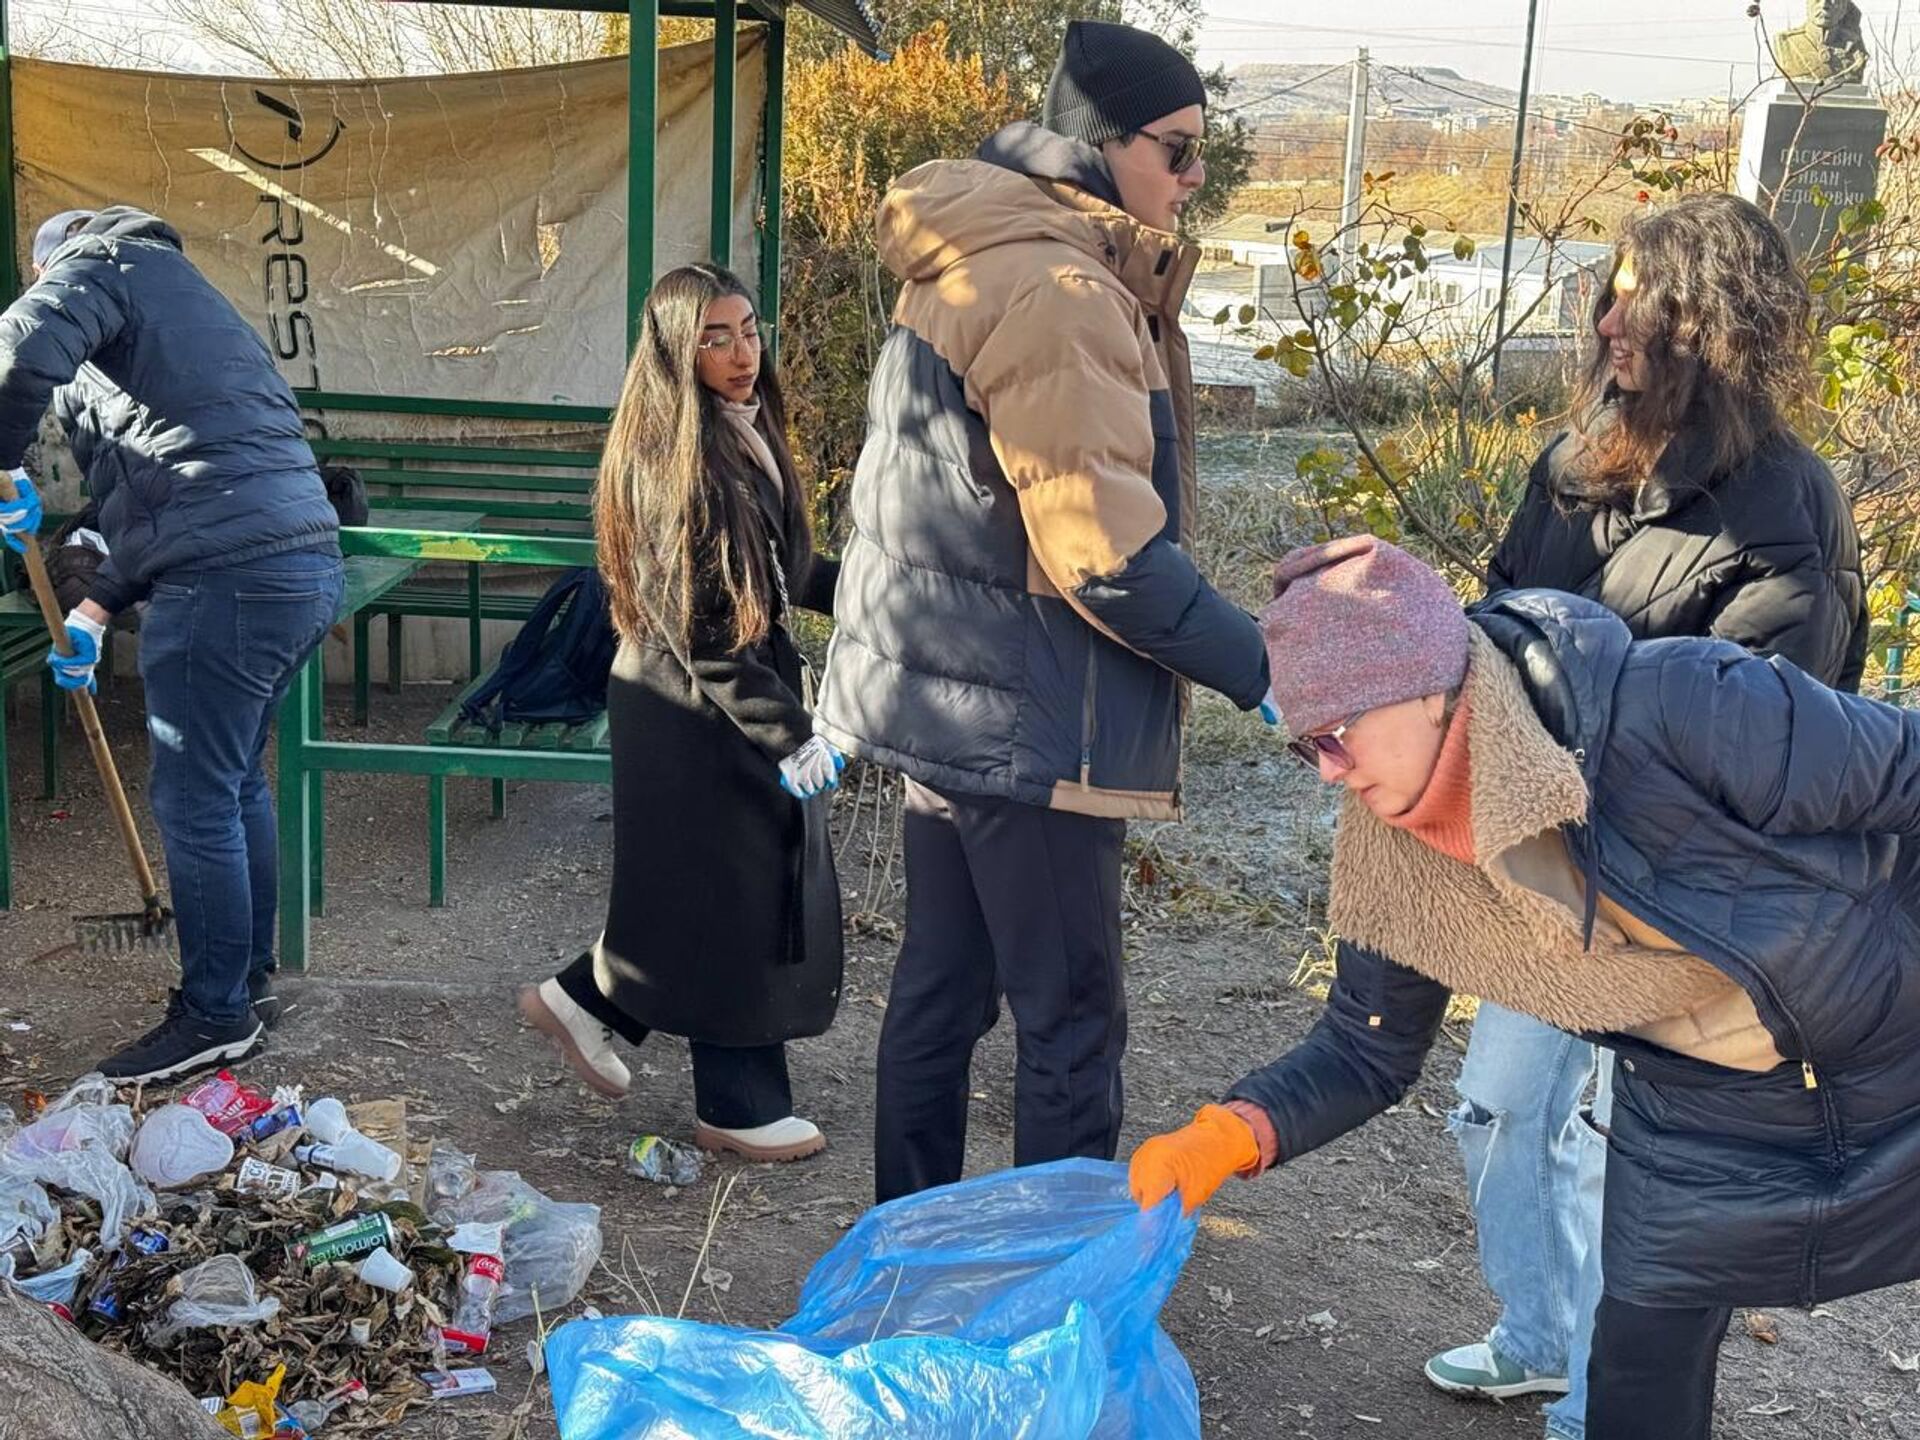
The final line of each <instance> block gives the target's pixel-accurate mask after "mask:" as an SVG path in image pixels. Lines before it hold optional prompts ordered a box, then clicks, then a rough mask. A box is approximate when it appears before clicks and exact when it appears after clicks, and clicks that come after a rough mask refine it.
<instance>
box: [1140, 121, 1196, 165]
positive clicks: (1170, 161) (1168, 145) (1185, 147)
mask: <svg viewBox="0 0 1920 1440" xmlns="http://www.w3.org/2000/svg"><path fill="white" fill-rule="evenodd" d="M1133 133H1134V134H1136V135H1138V136H1140V137H1141V138H1142V139H1143V140H1151V141H1153V143H1154V144H1156V145H1158V146H1160V147H1161V148H1162V149H1164V150H1165V151H1166V152H1167V169H1169V170H1171V171H1172V172H1173V173H1174V174H1175V175H1184V174H1186V173H1187V171H1189V170H1191V169H1192V168H1193V167H1194V166H1195V165H1198V164H1199V163H1200V161H1201V160H1202V159H1204V158H1205V157H1206V153H1207V137H1206V136H1204V135H1182V136H1180V137H1179V138H1178V139H1175V138H1172V137H1170V136H1166V135H1156V134H1154V133H1153V132H1152V131H1151V130H1136V131H1134V132H1133Z"/></svg>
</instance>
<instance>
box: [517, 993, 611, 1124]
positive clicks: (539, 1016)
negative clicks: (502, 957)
mask: <svg viewBox="0 0 1920 1440" xmlns="http://www.w3.org/2000/svg"><path fill="white" fill-rule="evenodd" d="M520 1014H521V1015H522V1016H523V1017H525V1019H526V1022H527V1023H528V1024H529V1025H531V1026H533V1028H534V1029H536V1030H538V1031H539V1032H540V1033H541V1034H542V1035H545V1036H546V1037H547V1038H548V1039H550V1040H552V1041H553V1042H554V1044H556V1045H558V1046H559V1047H560V1053H561V1055H562V1056H563V1057H564V1058H565V1059H566V1062H567V1064H568V1066H569V1067H570V1068H571V1069H572V1070H573V1073H574V1074H576V1075H578V1076H579V1077H580V1079H581V1081H582V1082H583V1083H584V1084H585V1085H586V1087H587V1088H588V1089H589V1090H591V1091H593V1092H594V1093H595V1094H597V1095H605V1096H606V1097H607V1098H608V1099H609V1100H618V1099H620V1098H622V1097H623V1096H624V1095H625V1094H626V1093H627V1087H628V1085H630V1084H631V1083H632V1081H633V1075H632V1073H631V1072H630V1071H629V1070H628V1069H627V1066H626V1062H625V1061H623V1060H622V1059H621V1058H620V1057H619V1056H618V1055H616V1054H614V1053H613V1032H612V1031H611V1030H609V1029H608V1028H607V1027H606V1026H604V1025H602V1024H601V1023H600V1022H599V1021H598V1020H596V1019H594V1018H593V1017H592V1016H591V1015H589V1014H587V1012H586V1011H585V1010H582V1009H581V1008H580V1007H579V1006H578V1005H576V1004H574V1003H573V999H572V997H570V996H569V995H568V994H567V992H566V991H565V990H562V989H561V988H560V982H559V981H558V980H542V981H541V982H540V983H539V984H538V985H529V986H527V987H526V988H525V989H523V990H522V991H521V992H520Z"/></svg>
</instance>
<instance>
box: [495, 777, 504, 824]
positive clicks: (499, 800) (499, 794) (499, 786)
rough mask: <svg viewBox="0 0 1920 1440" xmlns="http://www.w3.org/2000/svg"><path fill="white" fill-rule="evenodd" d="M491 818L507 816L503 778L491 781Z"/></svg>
mask: <svg viewBox="0 0 1920 1440" xmlns="http://www.w3.org/2000/svg"><path fill="white" fill-rule="evenodd" d="M493 818H494V819H496V820H504V819H506V818H507V782H506V781H505V780H498V779H496V780H495V781H494V782H493Z"/></svg>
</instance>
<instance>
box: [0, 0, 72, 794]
mask: <svg viewBox="0 0 1920 1440" xmlns="http://www.w3.org/2000/svg"><path fill="white" fill-rule="evenodd" d="M0 3H4V0H0ZM62 698H63V697H62V696H61V694H60V687H59V686H58V685H56V684H54V683H53V671H51V670H42V671H41V672H40V798H41V799H42V800H51V799H53V797H54V796H56V795H58V794H59V793H60V713H61V711H62V710H64V709H65V708H66V707H65V706H64V705H63V704H62V703H61V702H62Z"/></svg>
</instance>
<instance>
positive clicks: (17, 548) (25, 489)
mask: <svg viewBox="0 0 1920 1440" xmlns="http://www.w3.org/2000/svg"><path fill="white" fill-rule="evenodd" d="M13 488H14V489H15V490H17V491H19V492H20V498H19V499H18V500H15V501H12V502H11V503H8V502H4V501H0V507H4V508H0V539H4V540H5V541H6V545H7V548H8V549H9V550H11V551H13V553H14V554H16V555H24V554H26V553H27V547H26V545H25V544H24V543H23V542H22V541H21V540H20V538H19V537H20V536H22V535H35V534H38V533H39V531H40V521H41V519H42V518H44V516H45V513H46V512H45V511H44V510H43V509H42V507H41V504H40V492H39V491H38V490H36V489H34V487H33V481H31V480H29V479H28V478H27V472H26V471H24V470H15V471H14V472H13Z"/></svg>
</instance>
